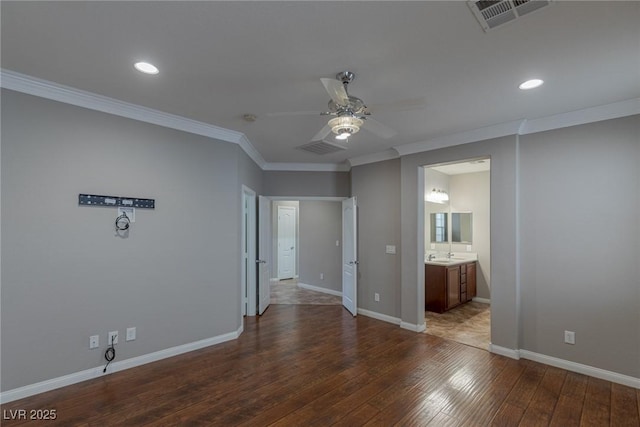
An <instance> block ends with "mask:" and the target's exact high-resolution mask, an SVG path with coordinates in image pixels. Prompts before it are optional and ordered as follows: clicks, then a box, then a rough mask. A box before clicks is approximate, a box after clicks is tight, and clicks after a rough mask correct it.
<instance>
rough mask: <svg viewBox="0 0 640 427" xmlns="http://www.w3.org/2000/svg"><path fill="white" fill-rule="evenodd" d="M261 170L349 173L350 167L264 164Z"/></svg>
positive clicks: (312, 164)
mask: <svg viewBox="0 0 640 427" xmlns="http://www.w3.org/2000/svg"><path fill="white" fill-rule="evenodd" d="M262 169H263V170H265V171H289V172H349V171H350V170H351V167H350V166H349V165H348V164H346V163H265V164H264V165H263V166H262Z"/></svg>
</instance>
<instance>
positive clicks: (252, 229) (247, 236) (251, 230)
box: [240, 184, 258, 318]
mask: <svg viewBox="0 0 640 427" xmlns="http://www.w3.org/2000/svg"><path fill="white" fill-rule="evenodd" d="M256 197H257V196H256V192H255V191H253V190H252V189H251V188H249V187H247V186H246V185H244V184H243V185H242V193H241V197H240V217H241V220H240V224H241V225H240V227H241V229H242V232H241V240H240V316H241V318H242V316H245V315H246V316H255V315H256V312H257V304H258V303H257V289H256V279H257V272H256V262H255V260H256V259H257V258H256V249H257V248H256V241H257V235H256V220H257V212H256V210H257V203H256ZM245 243H246V248H245ZM245 249H246V250H245Z"/></svg>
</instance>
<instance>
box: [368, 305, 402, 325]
mask: <svg viewBox="0 0 640 427" xmlns="http://www.w3.org/2000/svg"><path fill="white" fill-rule="evenodd" d="M358 314H362V315H363V316H367V317H371V318H373V319H377V320H382V321H383V322H387V323H393V324H394V325H400V319H399V318H397V317H393V316H389V315H387V314H382V313H378V312H375V311H370V310H365V309H364V308H359V309H358Z"/></svg>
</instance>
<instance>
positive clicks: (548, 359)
mask: <svg viewBox="0 0 640 427" xmlns="http://www.w3.org/2000/svg"><path fill="white" fill-rule="evenodd" d="M520 356H521V357H522V358H523V359H529V360H533V361H534V362H539V363H544V364H545V365H551V366H555V367H556V368H561V369H566V370H567V371H571V372H577V373H579V374H584V375H589V376H590V377H595V378H600V379H602V380H606V381H611V382H612V383H617V384H622V385H626V386H628V387H633V388H637V389H640V378H635V377H631V376H629V375H624V374H619V373H617V372H612V371H606V370H604V369H600V368H595V367H593V366H589V365H583V364H581V363H576V362H571V361H568V360H564V359H558V358H557V357H552V356H547V355H544V354H540V353H534V352H533V351H529V350H520Z"/></svg>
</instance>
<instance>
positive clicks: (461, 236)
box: [451, 212, 473, 243]
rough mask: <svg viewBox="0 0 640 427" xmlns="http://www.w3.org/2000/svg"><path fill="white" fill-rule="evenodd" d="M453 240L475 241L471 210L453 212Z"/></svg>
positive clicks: (459, 241)
mask: <svg viewBox="0 0 640 427" xmlns="http://www.w3.org/2000/svg"><path fill="white" fill-rule="evenodd" d="M451 242H452V243H472V242H473V214H472V213H471V212H451Z"/></svg>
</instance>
